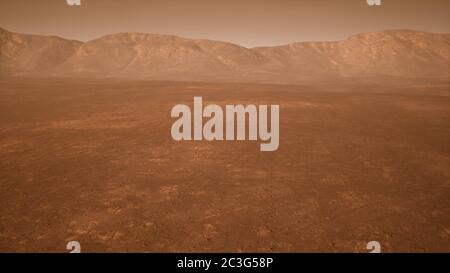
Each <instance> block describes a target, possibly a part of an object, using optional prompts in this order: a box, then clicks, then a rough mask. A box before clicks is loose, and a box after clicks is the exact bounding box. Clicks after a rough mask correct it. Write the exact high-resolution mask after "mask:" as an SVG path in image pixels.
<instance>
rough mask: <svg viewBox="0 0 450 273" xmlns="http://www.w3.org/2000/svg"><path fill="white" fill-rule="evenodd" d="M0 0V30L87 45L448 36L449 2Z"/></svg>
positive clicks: (253, 43)
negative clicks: (400, 33) (396, 33)
mask: <svg viewBox="0 0 450 273" xmlns="http://www.w3.org/2000/svg"><path fill="white" fill-rule="evenodd" d="M81 1H82V5H81V6H79V7H71V6H68V5H67V4H66V0H0V27H2V28H5V29H7V30H10V31H14V32H22V33H30V34H31V33H33V34H47V35H58V36H62V37H65V38H72V39H78V40H82V41H87V40H90V39H93V38H98V37H100V36H103V35H105V34H110V33H117V32H131V31H133V32H146V33H158V34H174V35H178V36H183V37H188V38H206V39H213V40H223V41H229V42H233V43H237V44H240V45H243V46H247V47H252V46H262V45H268V46H269V45H280V44H286V43H290V42H298V41H317V40H340V39H343V38H345V37H347V36H349V35H352V34H356V33H362V32H368V31H377V30H385V29H404V28H407V29H415V30H424V31H432V32H445V33H450V16H449V14H450V0H382V5H381V6H372V7H371V6H368V5H367V3H366V0H308V1H306V0H305V1H302V0H81Z"/></svg>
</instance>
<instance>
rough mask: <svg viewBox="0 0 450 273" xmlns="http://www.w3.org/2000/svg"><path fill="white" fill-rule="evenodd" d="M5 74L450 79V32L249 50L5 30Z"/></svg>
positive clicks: (0, 34)
mask: <svg viewBox="0 0 450 273" xmlns="http://www.w3.org/2000/svg"><path fill="white" fill-rule="evenodd" d="M0 75H1V76H36V77H133V78H134V77H137V78H148V79H168V80H213V81H216V80H217V81H256V82H259V81H277V82H278V81H284V82H296V81H301V80H302V79H321V78H324V77H335V78H339V77H366V76H400V77H447V78H448V77H449V76H450V34H434V33H426V32H419V31H411V30H390V31H382V32H373V33H366V34H360V35H355V36H352V37H350V38H348V39H346V40H343V41H339V42H302V43H293V44H288V45H283V46H275V47H257V48H250V49H248V48H245V47H241V46H238V45H235V44H231V43H227V42H219V41H211V40H195V39H186V38H181V37H176V36H171V35H155V34H142V33H121V34H114V35H108V36H105V37H102V38H99V39H96V40H92V41H89V42H86V43H83V42H79V41H73V40H66V39H63V38H59V37H52V36H39V35H26V34H17V33H11V32H8V31H6V30H4V29H0Z"/></svg>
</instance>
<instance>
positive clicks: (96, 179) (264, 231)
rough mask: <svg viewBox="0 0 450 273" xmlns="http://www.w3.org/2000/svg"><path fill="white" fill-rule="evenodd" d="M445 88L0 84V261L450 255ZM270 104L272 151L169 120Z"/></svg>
mask: <svg viewBox="0 0 450 273" xmlns="http://www.w3.org/2000/svg"><path fill="white" fill-rule="evenodd" d="M449 87H450V82H449V81H448V79H440V80H437V79H396V80H392V79H372V80H370V79H363V80H361V79H359V80H357V79H353V80H352V79H347V80H340V81H332V80H330V81H318V82H305V83H303V84H296V85H283V84H251V83H220V82H216V83H211V82H209V83H208V82H175V81H150V80H125V79H101V80H100V79H37V78H14V77H5V78H1V79H0V124H1V126H0V158H1V160H0V176H1V183H0V208H1V209H0V211H1V212H0V251H1V252H68V251H67V250H66V244H67V242H69V241H72V240H75V241H78V242H80V244H81V247H82V251H83V252H194V251H196V252H306V251H308V252H325V251H326V252H329V251H331V252H367V249H366V244H367V243H368V242H369V241H374V240H375V241H378V242H380V244H381V247H382V251H383V252H401V251H405V252H448V251H449V250H450V201H449V200H450V198H449V197H450V168H449V167H450V145H449V144H450V143H449V140H450V126H449V125H450V88H449ZM194 96H202V97H203V101H204V102H205V103H209V104H212V103H215V104H218V105H221V106H224V105H225V104H228V103H233V104H244V105H247V104H279V105H280V146H279V148H278V150H277V151H274V152H261V151H260V150H259V142H256V141H228V142H225V141H181V142H177V141H174V140H173V139H172V137H171V135H170V128H171V125H172V123H173V121H174V119H173V118H171V117H170V110H171V109H172V107H173V106H174V105H176V104H180V103H183V104H187V105H189V104H192V100H193V97H194Z"/></svg>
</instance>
